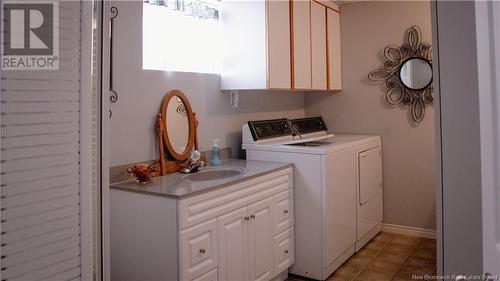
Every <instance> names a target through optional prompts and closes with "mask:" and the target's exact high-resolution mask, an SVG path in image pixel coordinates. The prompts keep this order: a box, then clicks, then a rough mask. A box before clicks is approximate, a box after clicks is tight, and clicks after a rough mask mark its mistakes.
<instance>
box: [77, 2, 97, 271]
mask: <svg viewBox="0 0 500 281" xmlns="http://www.w3.org/2000/svg"><path fill="white" fill-rule="evenodd" d="M80 3H81V5H82V6H81V41H80V42H81V43H80V45H81V55H80V56H81V65H80V77H81V80H80V239H81V243H80V248H81V261H80V262H81V270H82V271H81V280H93V279H94V276H93V275H94V272H93V270H94V266H93V263H94V261H93V254H92V253H93V243H92V241H93V219H92V39H93V38H92V2H91V1H81V2H80Z"/></svg>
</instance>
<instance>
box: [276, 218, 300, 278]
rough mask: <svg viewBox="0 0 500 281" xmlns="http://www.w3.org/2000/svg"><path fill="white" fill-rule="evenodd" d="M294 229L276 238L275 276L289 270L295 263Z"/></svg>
mask: <svg viewBox="0 0 500 281" xmlns="http://www.w3.org/2000/svg"><path fill="white" fill-rule="evenodd" d="M293 243H294V240H293V227H292V228H289V229H288V230H285V231H283V233H280V234H279V235H276V236H275V237H274V274H275V275H277V274H280V273H281V272H283V271H285V270H287V269H288V268H289V267H290V266H292V265H293V263H294V262H295V253H294V246H293Z"/></svg>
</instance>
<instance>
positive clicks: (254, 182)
mask: <svg viewBox="0 0 500 281" xmlns="http://www.w3.org/2000/svg"><path fill="white" fill-rule="evenodd" d="M292 183H293V172H292V168H286V169H283V170H279V171H277V172H273V173H270V174H268V175H264V176H260V177H257V178H254V179H250V180H247V181H244V182H240V183H237V184H234V185H232V186H227V187H223V188H219V189H216V190H214V191H210V192H207V193H203V194H200V195H195V196H192V197H188V198H185V199H181V200H179V201H178V209H179V212H178V216H179V227H180V229H185V228H187V227H190V226H193V225H195V224H198V223H202V222H204V221H207V220H209V219H212V218H216V217H218V216H220V215H222V214H225V213H228V212H231V211H233V210H236V209H238V208H241V207H242V206H245V205H248V204H251V203H253V202H256V201H258V200H261V199H264V198H269V197H271V196H273V195H274V194H277V193H279V192H282V191H286V190H289V189H291V188H292Z"/></svg>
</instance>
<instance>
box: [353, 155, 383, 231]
mask: <svg viewBox="0 0 500 281" xmlns="http://www.w3.org/2000/svg"><path fill="white" fill-rule="evenodd" d="M358 165H359V175H358V176H359V194H358V201H359V206H360V207H362V208H359V209H358V215H357V216H358V220H357V224H358V226H357V232H358V233H357V238H358V240H359V239H361V238H363V236H365V235H366V234H367V233H368V232H369V231H370V230H372V229H373V228H374V227H376V226H377V225H378V224H380V223H381V222H382V216H383V202H382V200H383V199H382V151H381V148H380V147H374V148H372V149H369V150H365V151H362V152H360V153H359V155H358Z"/></svg>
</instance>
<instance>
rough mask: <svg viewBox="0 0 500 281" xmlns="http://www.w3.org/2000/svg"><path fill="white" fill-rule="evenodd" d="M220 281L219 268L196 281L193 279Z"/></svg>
mask: <svg viewBox="0 0 500 281" xmlns="http://www.w3.org/2000/svg"><path fill="white" fill-rule="evenodd" d="M218 279H219V277H218V276H217V268H215V269H212V270H211V271H209V272H207V273H205V274H203V275H201V276H199V277H197V278H195V279H192V281H217V280H218Z"/></svg>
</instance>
